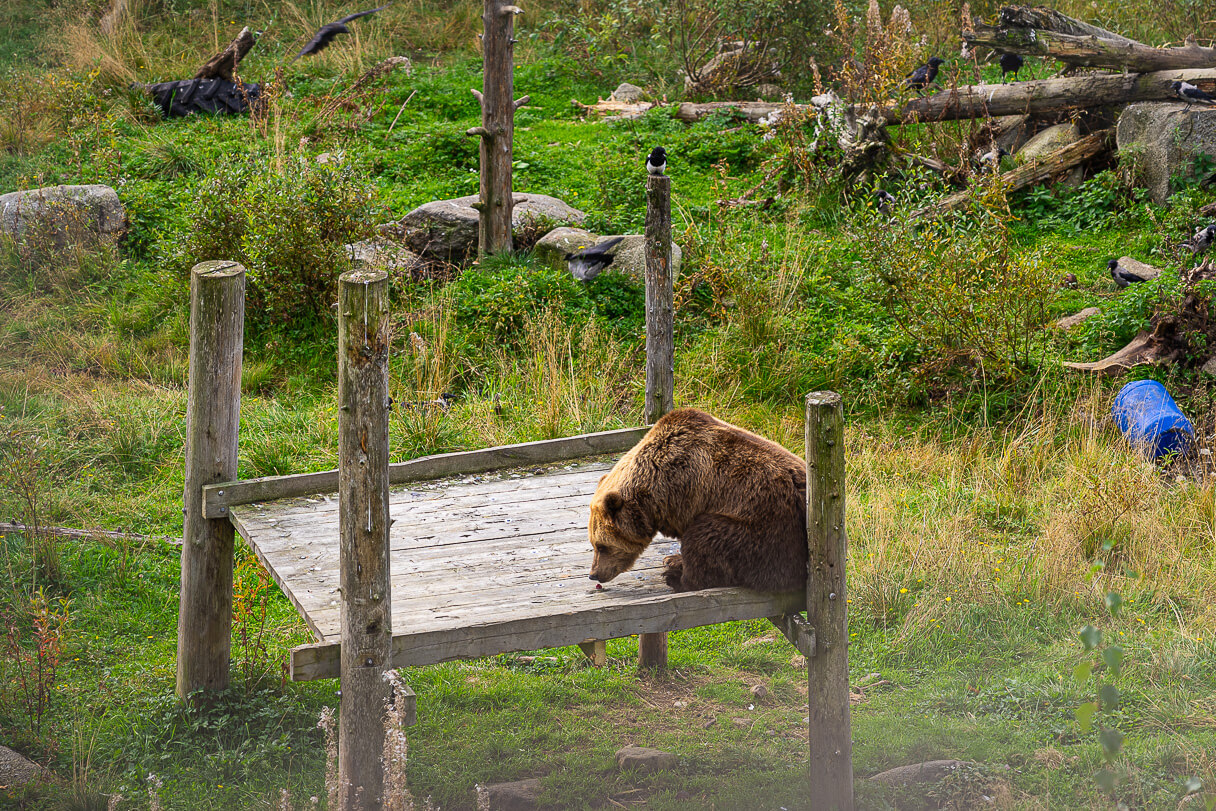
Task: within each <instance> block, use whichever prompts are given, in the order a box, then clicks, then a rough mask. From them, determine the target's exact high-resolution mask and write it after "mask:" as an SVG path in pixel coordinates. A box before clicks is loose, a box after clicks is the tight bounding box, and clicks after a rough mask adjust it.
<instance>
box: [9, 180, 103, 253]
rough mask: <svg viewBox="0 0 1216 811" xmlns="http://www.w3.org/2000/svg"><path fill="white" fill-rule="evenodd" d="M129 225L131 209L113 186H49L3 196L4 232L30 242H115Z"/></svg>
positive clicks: (53, 244) (59, 245)
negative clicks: (125, 205) (128, 219)
mask: <svg viewBox="0 0 1216 811" xmlns="http://www.w3.org/2000/svg"><path fill="white" fill-rule="evenodd" d="M126 228H127V210H126V209H125V208H124V207H123V204H122V201H121V200H119V199H118V193H117V192H116V191H114V190H113V189H112V188H110V187H109V186H100V185H90V186H47V187H45V188H41V189H29V190H27V191H15V192H10V193H9V194H5V195H2V196H0V234H5V235H7V236H10V237H12V238H14V239H17V240H20V241H23V242H26V243H30V242H42V243H45V247H55V248H64V247H67V246H69V245H76V244H80V243H82V242H86V243H87V242H95V241H97V240H104V241H110V242H113V241H116V240H117V239H118V238H119V237H120V236H122V234H123V233H124V232H125V231H126ZM33 247H44V246H43V245H34V246H33Z"/></svg>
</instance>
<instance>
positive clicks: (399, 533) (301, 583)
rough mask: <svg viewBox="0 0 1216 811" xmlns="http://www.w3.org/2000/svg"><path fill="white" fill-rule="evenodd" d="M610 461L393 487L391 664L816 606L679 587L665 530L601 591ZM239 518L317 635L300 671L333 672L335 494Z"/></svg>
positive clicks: (251, 510) (787, 598)
mask: <svg viewBox="0 0 1216 811" xmlns="http://www.w3.org/2000/svg"><path fill="white" fill-rule="evenodd" d="M611 465H612V462H611V460H601V461H597V462H592V463H587V462H585V461H584V462H581V463H562V464H556V465H548V466H546V467H544V468H525V469H520V470H514V471H504V472H496V473H491V474H484V475H477V476H456V477H450V478H447V479H442V480H435V481H427V482H413V483H411V484H409V485H407V486H405V487H398V488H393V491H392V496H391V499H390V515H391V517H392V519H393V525H392V527H391V529H390V533H389V543H390V548H391V551H390V560H391V569H392V624H393V664H394V665H395V666H397V667H403V666H407V665H427V664H434V663H436V662H443V661H449V660H453V659H469V658H477V657H481V656H490V655H493V654H498V653H505V652H509V651H518V650H536V649H539V648H548V647H561V646H566V645H574V644H577V643H579V642H583V641H586V640H589V639H614V638H618V637H623V636H629V635H631V634H637V633H653V632H657V631H675V630H680V629H684V628H693V627H696V626H700V625H710V624H714V623H718V622H726V621H730V620H742V619H756V618H759V617H772V616H777V615H781V614H786V613H792V612H796V611H798V610H799V609H802V608H805V605H806V596H805V595H804V594H803V593H802V592H792V593H787V594H761V593H757V592H751V591H746V590H744V589H709V590H705V591H699V592H691V593H686V594H673V593H672V592H671V590H670V589H668V587H667V585H666V584H665V583H664V582H663V580H662V577H661V576H660V571H661V568H662V559H663V556H665V555H668V554H671V553H672V552H673V551H677V550H678V548H679V545H678V543H677V542H675V541H672V540H670V539H667V538H663V537H659V538H657V539H656V540H655V542H654V543H653V544H652V545H651V547H650V548H649V549H648V550H647V551H646V553H645V554H644V555H643V556H642V558H641V559H640V560H639V561H638V564H637V565H636V566H635V567H634V569H633V570H631V571H629V572H626V573H625V574H623V575H621V576H620V577H618V578H617V579H616V580H614V581H612V582H611V583H607V584H605V585H604V588H603V589H601V590H597V589H596V588H595V583H594V582H593V581H591V580H589V579H588V577H587V573H588V571H589V570H590V567H591V545H590V543H589V542H588V540H587V520H588V516H589V504H590V501H591V496H592V494H593V493H594V492H595V487H596V484H597V483H598V481H599V479H600V477H601V476H602V475H603V474H604V473H605V472H606V471H607V470H608V469H609V468H610V467H611ZM537 471H540V472H537ZM230 518H231V520H232V522H233V524H235V525H236V528H237V530H238V531H239V532H240V534H241V535H242V536H244V538H245V539H246V540H247V541H248V543H249V544H250V546H251V547H252V548H253V550H254V552H255V553H256V554H257V556H258V558H259V559H260V560H261V561H262V563H263V564H264V565H265V566H266V568H267V569H268V570H269V571H270V573H271V575H272V576H273V577H274V579H275V580H276V581H277V582H278V584H279V586H280V587H281V588H282V589H283V591H284V593H286V595H287V596H288V598H289V599H290V600H291V601H292V602H293V603H294V604H295V605H296V607H297V608H298V609H299V611H300V614H301V616H302V617H303V618H304V621H305V622H306V623H307V624H308V626H309V628H310V629H312V632H313V634H314V635H315V637H316V640H317V641H316V642H315V643H314V644H311V645H304V646H301V647H298V648H296V649H295V650H293V651H292V656H291V678H292V679H293V680H296V681H305V680H309V679H318V678H336V677H337V676H338V665H339V641H340V626H339V603H340V599H339V598H340V595H339V590H338V584H339V571H338V500H337V497H336V496H335V495H324V496H306V497H298V498H292V499H284V500H279V501H272V502H267V503H262V504H244V505H233V506H232V507H231V508H230Z"/></svg>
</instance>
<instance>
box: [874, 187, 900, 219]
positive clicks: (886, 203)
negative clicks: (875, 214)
mask: <svg viewBox="0 0 1216 811" xmlns="http://www.w3.org/2000/svg"><path fill="white" fill-rule="evenodd" d="M874 199H875V200H876V201H877V202H876V203H875V204H874V207H875V208H877V209H878V211H879V213H880V214H886V215H887V216H888V217H890V216H891V215H892V214H894V213H895V195H893V194H891V192H889V191H887V190H886V189H879V190H878V191H877V192H875V193H874Z"/></svg>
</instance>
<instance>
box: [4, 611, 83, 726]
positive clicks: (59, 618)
mask: <svg viewBox="0 0 1216 811" xmlns="http://www.w3.org/2000/svg"><path fill="white" fill-rule="evenodd" d="M25 613H26V616H25V617H23V618H19V619H10V620H9V621H7V622H5V626H6V629H5V631H6V643H7V644H6V647H5V658H6V659H7V660H8V662H9V666H10V667H11V669H12V670H14V671H16V678H15V679H13V681H12V682H11V685H12V689H14V690H15V691H16V693H17V696H18V699H19V700H20V702H21V705H22V706H23V707H24V709H25V712H26V717H27V718H28V719H29V723H30V727H31V729H32V730H33V731H34V732H35V733H37V732H40V731H41V730H42V721H43V719H44V717H45V716H46V714H47V713H48V712H49V711H50V708H51V698H52V696H54V694H55V682H56V679H57V677H58V675H59V659H60V657H61V656H62V655H63V645H64V641H65V640H66V638H67V635H68V626H69V624H70V622H71V618H72V615H71V602H70V601H69V600H68V599H67V598H66V597H55V598H52V597H48V596H47V595H46V592H45V590H44V589H42V588H39V589H38V591H37V592H36V593H35V594H34V596H33V598H32V599H31V600H30V601H29V603H28V605H27V606H26V612H25ZM27 623H28V625H29V629H30V630H29V637H28V639H27V638H26V636H25V632H23V630H22V629H23V626H25V625H26V624H27Z"/></svg>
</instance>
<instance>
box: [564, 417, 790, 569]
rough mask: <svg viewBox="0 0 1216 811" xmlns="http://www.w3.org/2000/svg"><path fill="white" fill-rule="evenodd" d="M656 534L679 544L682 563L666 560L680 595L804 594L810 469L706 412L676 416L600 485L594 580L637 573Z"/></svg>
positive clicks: (594, 504)
mask: <svg viewBox="0 0 1216 811" xmlns="http://www.w3.org/2000/svg"><path fill="white" fill-rule="evenodd" d="M658 532H661V533H663V534H664V535H666V536H667V537H669V538H678V539H679V540H680V554H677V555H669V556H667V557H666V558H664V560H663V563H664V564H665V566H666V569H665V571H664V577H665V578H666V580H667V584H668V585H669V586H671V588H673V589H674V590H676V591H693V590H695V589H705V588H712V587H714V586H742V587H744V588H749V589H756V590H758V591H791V590H793V589H800V588H803V587H804V586H805V584H806V569H807V546H806V464H805V463H804V462H803V461H802V460H801V459H799V458H798V457H797V456H795V455H794V454H792V453H790V452H789V451H787V450H786V449H785V448H783V447H781V446H780V445H778V444H777V443H776V442H771V441H769V440H767V439H765V438H763V437H760V436H757V435H756V434H753V433H752V432H751V431H746V430H744V429H742V428H739V427H737V426H734V425H731V424H730V423H726V422H723V421H722V420H719V419H717V418H716V417H713V416H711V415H709V414H706V413H705V412H704V411H698V410H697V409H694V408H682V409H679V410H677V411H672V412H671V413H669V414H667V415H666V416H664V417H663V418H662V419H660V420H659V421H658V422H656V423H655V424H654V427H653V428H651V429H650V431H649V432H648V433H647V434H646V436H644V437H642V441H641V442H639V443H638V444H637V445H635V446H634V447H633V448H632V449H631V450H630V451H629V452H628V453H626V454H625V455H624V456H622V457H621V460H620V461H619V462H617V463H616V466H615V467H613V468H612V470H611V471H609V472H608V473H607V474H605V476H604V477H603V478H602V479H600V483H599V486H598V487H597V488H596V490H595V495H594V496H593V497H592V499H591V520H590V522H589V523H588V525H587V533H588V536H589V537H590V539H591V546H592V547H593V548H594V550H595V557H594V559H593V560H592V563H591V579H592V580H598V581H600V582H602V583H606V582H608V581H609V580H611V579H612V578H614V577H616V576H617V575H619V574H620V573H621V572H623V571H625V570H626V569H628V568H629V567H631V566H633V564H634V563H635V562H636V561H637V559H638V557H639V556H640V555H641V554H642V551H643V550H645V549H646V547H647V546H648V545H649V544H650V542H651V541H652V540H654V536H655V533H658Z"/></svg>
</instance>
